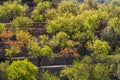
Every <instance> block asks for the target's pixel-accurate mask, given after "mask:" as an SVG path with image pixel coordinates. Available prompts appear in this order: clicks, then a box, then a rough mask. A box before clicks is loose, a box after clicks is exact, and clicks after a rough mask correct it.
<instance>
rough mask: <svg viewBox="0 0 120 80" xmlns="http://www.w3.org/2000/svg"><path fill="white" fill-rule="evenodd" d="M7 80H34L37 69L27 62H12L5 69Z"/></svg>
mask: <svg viewBox="0 0 120 80" xmlns="http://www.w3.org/2000/svg"><path fill="white" fill-rule="evenodd" d="M7 71H8V79H9V80H36V74H37V72H38V68H37V67H36V66H35V65H33V64H32V63H31V62H29V61H28V60H21V61H20V60H17V61H14V62H13V63H12V64H11V65H10V66H9V67H8V69H7Z"/></svg>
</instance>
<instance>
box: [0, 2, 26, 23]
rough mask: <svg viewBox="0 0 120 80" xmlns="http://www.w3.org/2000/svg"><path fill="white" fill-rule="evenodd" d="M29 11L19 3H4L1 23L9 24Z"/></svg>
mask: <svg viewBox="0 0 120 80" xmlns="http://www.w3.org/2000/svg"><path fill="white" fill-rule="evenodd" d="M27 9H28V7H27V6H26V5H24V6H22V5H21V4H20V3H19V2H18V1H13V2H11V1H7V2H4V4H3V6H0V22H9V21H11V20H13V19H15V18H16V17H17V16H21V15H24V14H25V13H26V10H27Z"/></svg>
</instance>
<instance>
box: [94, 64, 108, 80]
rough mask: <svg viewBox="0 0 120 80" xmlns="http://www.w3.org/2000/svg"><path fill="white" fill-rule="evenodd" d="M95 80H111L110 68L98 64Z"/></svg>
mask: <svg viewBox="0 0 120 80" xmlns="http://www.w3.org/2000/svg"><path fill="white" fill-rule="evenodd" d="M93 75H94V80H110V69H109V66H106V65H103V64H100V63H98V64H97V65H95V67H94V70H93Z"/></svg>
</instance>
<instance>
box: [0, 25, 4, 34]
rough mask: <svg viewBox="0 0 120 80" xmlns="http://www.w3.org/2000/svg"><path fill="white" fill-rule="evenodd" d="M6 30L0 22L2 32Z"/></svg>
mask: <svg viewBox="0 0 120 80" xmlns="http://www.w3.org/2000/svg"><path fill="white" fill-rule="evenodd" d="M4 30H5V26H4V24H2V23H0V34H1V33H2V32H3V31H4Z"/></svg>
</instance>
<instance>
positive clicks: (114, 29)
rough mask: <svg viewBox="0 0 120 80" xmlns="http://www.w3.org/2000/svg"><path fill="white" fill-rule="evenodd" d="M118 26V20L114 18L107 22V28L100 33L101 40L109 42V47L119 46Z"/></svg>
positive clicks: (119, 29) (119, 28) (119, 34)
mask: <svg viewBox="0 0 120 80" xmlns="http://www.w3.org/2000/svg"><path fill="white" fill-rule="evenodd" d="M119 24H120V20H119V18H117V17H115V18H113V19H110V20H109V22H108V26H107V27H106V28H105V29H104V30H103V31H102V33H101V38H102V40H105V41H107V42H109V44H110V45H111V46H114V47H115V48H116V47H118V46H120V45H119V44H120V42H119V40H118V39H119V37H120V33H119V32H120V27H119Z"/></svg>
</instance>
